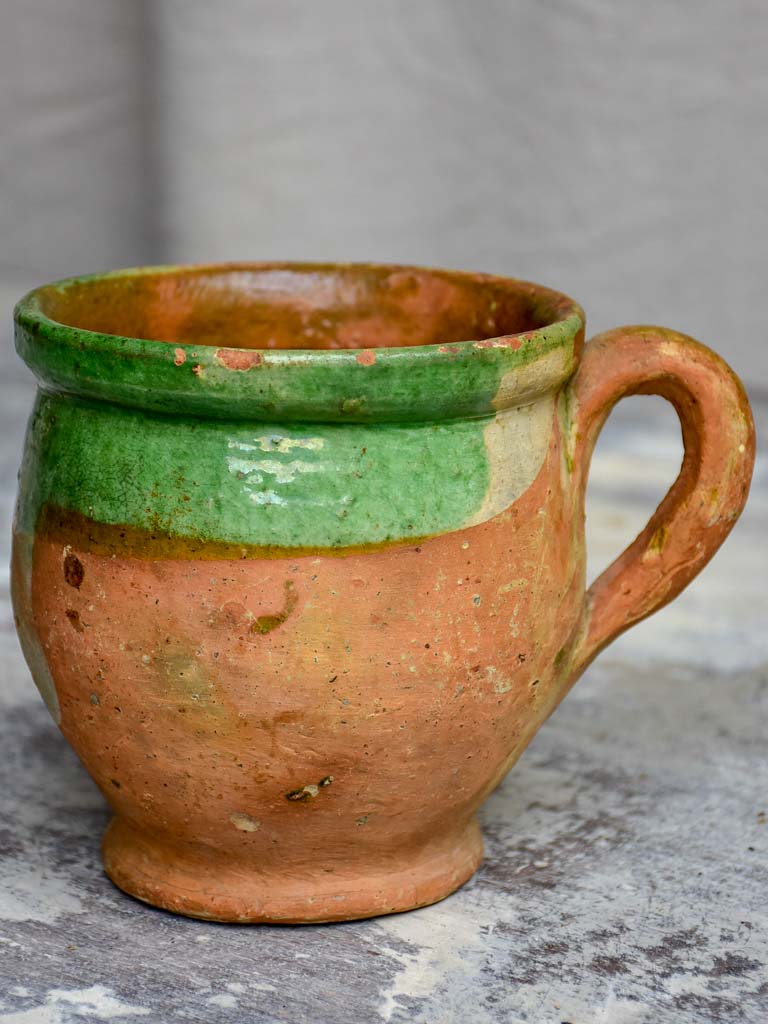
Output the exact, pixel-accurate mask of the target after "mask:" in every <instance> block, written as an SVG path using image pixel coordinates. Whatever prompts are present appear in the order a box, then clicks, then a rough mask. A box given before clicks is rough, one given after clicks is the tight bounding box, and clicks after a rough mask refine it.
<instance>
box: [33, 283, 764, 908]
mask: <svg viewBox="0 0 768 1024" xmlns="http://www.w3.org/2000/svg"><path fill="white" fill-rule="evenodd" d="M406 285H407V287H406ZM265 296H266V297H265ZM275 296H277V298H275ZM340 310H341V312H340ZM56 318H59V319H60V320H61V321H63V323H60V322H58V321H57V319H56ZM326 321H327V322H326ZM17 322H18V343H19V348H20V351H21V352H22V354H23V355H24V357H25V358H26V359H27V361H28V362H29V363H30V365H32V366H33V367H34V369H35V371H36V372H37V373H38V375H39V376H41V377H42V378H43V379H44V380H45V381H46V391H45V393H43V394H41V396H40V397H39V399H38V403H37V407H36V411H35V413H34V415H33V419H32V422H31V425H30V431H29V435H28V441H27V451H26V455H25V463H24V467H23V472H22V478H21V490H20V500H19V507H18V512H17V523H16V536H15V553H14V565H13V589H14V602H15V608H16V614H17V618H18V627H19V632H20V636H21V639H22V643H23V646H24V650H25V654H26V656H27V660H28V662H29V664H30V667H31V669H32V671H33V674H34V675H35V678H36V681H37V683H38V686H39V687H40V689H41V691H42V692H43V694H44V696H45V698H46V701H47V703H48V705H49V707H50V709H51V711H52V713H53V714H54V716H55V717H56V718H57V720H58V721H59V722H60V725H61V728H62V730H63V732H64V734H65V735H66V736H67V738H68V740H69V741H70V742H71V743H72V745H73V747H74V748H75V750H76V751H77V752H78V754H79V756H80V757H81V759H82V760H83V762H84V764H85V765H86V767H87V768H88V770H89V771H90V773H91V774H92V776H93V777H94V779H95V780H96V782H97V784H98V785H99V786H100V788H101V790H102V792H103V793H104V795H105V797H106V798H107V800H108V801H109V803H110V805H111V806H112V808H113V810H114V812H115V815H116V817H115V820H114V821H113V824H112V825H111V826H110V828H109V830H108V832H107V835H106V837H105V843H104V857H105V865H106V869H107V872H108V873H109V875H110V877H111V878H112V879H113V880H114V881H115V882H116V883H117V884H118V885H120V886H121V887H122V888H124V889H126V890H127V891H128V892H131V893H132V894H134V895H137V896H139V897H140V898H142V899H145V900H147V901H149V902H152V903H155V904H157V905H160V906H164V907H166V908H168V909H171V910H175V911H178V912H181V913H185V914H189V915H192V916H198V917H204V918H213V919H217V920H229V921H260V920H262V921H263V920H272V921H285V922H288V921H313V920H317V921H322V920H325V921H327V920H337V919H344V918H353V917H365V916H371V915H375V914H380V913H385V912H390V911H393V910H403V909H408V908H410V907H414V906H419V905H422V904H425V903H430V902H434V901H435V900H437V899H440V898H441V897H443V896H445V895H447V894H448V893H449V892H451V891H453V889H455V888H456V887H457V886H458V885H460V884H461V883H462V882H463V881H465V880H466V879H467V878H468V877H469V876H470V875H471V874H472V872H473V871H474V870H475V868H476V867H477V865H478V863H479V860H480V857H481V842H480V836H479V831H478V827H477V824H476V822H475V818H474V815H475V812H476V810H477V808H478V807H479V805H480V804H481V802H482V801H483V799H484V798H485V797H486V796H487V795H488V793H489V792H490V791H491V790H492V789H493V788H494V787H495V786H496V784H497V783H498V782H499V781H500V779H501V778H502V777H503V775H504V774H505V773H506V772H507V771H508V769H509V768H510V766H511V765H512V764H513V762H514V761H515V759H516V758H517V757H518V756H519V754H520V753H521V752H522V750H523V749H524V747H525V745H526V744H527V743H528V741H529V740H530V738H531V737H532V736H533V734H534V733H535V731H536V729H537V728H538V727H539V725H540V724H541V722H542V721H543V720H544V719H545V718H546V717H547V715H548V714H549V713H550V712H551V710H552V709H553V708H554V707H555V705H556V704H557V703H558V702H559V700H560V699H561V698H562V696H563V695H564V693H565V692H566V691H567V689H568V687H569V686H570V685H571V684H572V683H573V681H574V680H575V679H576V678H577V677H578V675H579V674H580V672H581V671H582V670H583V668H584V667H585V665H586V664H587V663H588V662H589V660H590V659H591V658H592V657H594V655H595V654H596V653H597V652H598V651H599V650H600V649H601V648H602V647H603V646H605V644H606V643H608V642H609V641H610V639H611V638H612V637H614V636H615V635H617V633H618V632H620V631H621V630H622V629H625V628H627V626H629V625H631V624H632V622H634V621H637V619H639V618H641V617H643V616H645V615H647V614H650V613H651V612H652V611H653V610H655V609H656V608H657V607H660V606H661V605H662V604H664V603H666V601H668V600H670V599H671V598H672V597H674V595H675V594H676V593H677V592H679V590H680V589H681V588H682V587H683V586H685V584H686V583H687V582H688V581H689V580H690V579H691V578H692V576H693V575H695V573H696V572H698V571H699V569H700V568H702V566H703V565H704V564H705V563H706V561H707V560H708V559H709V558H710V557H711V555H712V554H713V553H714V551H715V550H716V549H717V547H718V546H719V544H720V543H722V541H723V539H724V538H725V536H726V534H727V532H728V531H729V529H730V528H731V526H732V525H733V522H734V521H735V519H736V517H737V516H738V514H739V512H740V510H741V508H742V506H743V503H744V501H745V500H746V494H747V488H748V484H749V478H750V473H751V466H752V461H753V457H754V434H753V428H752V423H751V417H750V414H749V407H748V404H747V402H746V398H745V397H744V394H743V391H742V389H741V387H740V385H739V383H738V381H736V379H735V378H734V376H733V375H732V373H731V372H730V371H729V370H728V368H727V367H726V366H725V364H723V363H722V361H721V360H719V359H718V357H716V356H715V355H714V354H713V353H711V352H710V351H709V350H707V349H705V348H703V347H702V346H700V345H698V344H697V343H695V342H693V341H691V340H690V339H688V338H685V337H684V336H682V335H678V334H675V333H674V332H669V331H664V330H661V329H658V328H626V329H623V330H620V331H617V332H612V333H610V334H608V335H603V336H601V337H600V338H598V339H596V340H595V341H594V342H592V343H591V344H590V345H589V346H588V347H587V349H586V351H585V354H584V358H583V362H582V365H581V367H580V368H578V369H576V367H577V366H578V362H579V357H580V352H581V342H582V335H583V318H582V314H581V312H580V310H579V308H578V306H576V305H575V304H574V303H571V302H570V300H568V299H566V298H565V297H563V296H558V295H557V294H556V293H552V292H549V291H548V290H546V289H539V288H537V286H532V285H527V284H522V283H520V282H514V281H502V280H500V279H495V278H485V277H483V276H482V275H464V274H458V273H448V272H434V273H433V272H427V271H420V270H415V269H414V268H386V267H369V266H364V267H358V268H354V267H344V268H339V269H338V270H334V269H333V268H328V267H318V268H309V267H306V266H297V267H295V268H290V267H286V266H285V265H276V266H275V267H255V268H233V267H224V268H219V269H216V268H206V269H204V270H202V271H200V270H194V269H192V270H183V269H182V270H174V269H168V270H162V271H149V272H147V271H143V272H137V273H136V274H132V273H130V272H124V273H122V274H118V275H107V276H106V277H104V278H101V279H99V278H96V279H80V280H75V281H72V282H65V283H62V284H60V285H56V286H49V287H48V288H47V289H42V290H40V292H39V293H37V294H36V293H33V294H32V296H30V297H29V298H28V299H27V300H25V301H24V302H23V303H22V304H20V307H19V309H18V312H17ZM317 323H319V324H320V325H321V326H322V330H320V329H319V328H318V327H317ZM350 324H353V325H354V326H353V327H349V325H350ZM307 331H311V332H316V331H317V332H318V333H317V334H312V335H307V333H306V332H307ZM491 331H501V332H505V333H500V334H498V335H497V336H496V337H492V338H488V337H487V336H486V332H491ZM281 332H282V333H281ZM302 332H303V333H302ZM441 332H444V333H441ZM464 332H477V335H476V340H474V341H472V340H470V341H460V340H458V339H459V338H461V337H462V335H464V336H465V337H466V336H467V335H466V334H464ZM129 334H133V335H135V336H136V337H134V338H133V339H131V338H130V337H128V336H127V335H129ZM267 335H268V336H269V338H270V339H272V341H274V345H273V344H272V343H271V342H268V341H265V338H266V337H267ZM308 336H309V337H313V338H315V340H314V341H313V342H312V345H308V344H305V343H304V342H302V341H301V338H306V337H308ZM469 337H472V334H471V333H470V334H469ZM152 338H157V339H158V340H157V341H152V340H145V339H152ZM169 342H170V343H171V344H169ZM359 345H364V346H365V347H364V348H359V349H356V348H355V346H359ZM398 346H405V347H398ZM273 347H274V348H278V349H294V350H296V349H298V350H297V351H283V352H280V351H278V352H276V353H271V352H269V349H270V348H273ZM380 347H382V348H383V350H382V351H381V352H379V351H378V349H379V348H380ZM330 348H342V349H351V351H343V352H342V351H339V352H331V351H327V350H328V349H330ZM324 349H325V351H324ZM575 369H576V373H575V376H574V370H575ZM638 392H655V393H658V394H662V395H664V397H667V398H669V400H670V401H672V402H673V404H674V405H675V407H676V409H677V411H678V413H679V415H680V417H681V422H682V424H683V435H684V442H685V448H686V456H685V461H684V464H683V467H682V470H681V474H680V477H679V478H678V481H677V482H676V484H675V485H674V486H673V488H672V490H671V491H670V493H669V495H668V496H667V498H666V499H665V501H664V502H663V503H662V505H661V506H660V508H659V510H658V512H657V513H656V515H655V516H654V517H653V519H652V520H651V522H650V524H649V526H648V527H647V529H646V530H645V531H644V532H643V533H642V534H641V535H640V537H639V538H638V540H637V541H636V542H635V544H634V545H633V546H632V547H631V548H630V549H628V551H627V552H626V553H625V554H624V555H622V556H621V558H620V559H619V560H618V561H617V562H616V563H615V564H614V566H612V567H611V568H610V569H609V570H608V571H607V572H606V573H605V574H604V575H603V576H602V577H601V578H600V579H599V580H598V581H597V583H596V584H595V585H594V586H593V587H592V588H591V590H590V592H589V594H588V595H585V591H584V542H583V501H584V489H585V485H586V473H587V468H588V460H589V456H590V453H591V449H592V447H593V445H594V442H595V439H596V436H597V433H598V431H599V428H600V426H601V425H602V422H603V421H604V419H605V416H607V414H608V412H609V411H610V408H611V406H612V404H613V403H614V402H615V401H617V400H618V399H619V398H621V397H622V396H623V395H625V394H630V393H638ZM281 417H282V418H281Z"/></svg>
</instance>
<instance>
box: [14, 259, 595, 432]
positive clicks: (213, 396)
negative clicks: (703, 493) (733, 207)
mask: <svg viewBox="0 0 768 1024" xmlns="http://www.w3.org/2000/svg"><path fill="white" fill-rule="evenodd" d="M273 271H275V272H285V271H287V272H289V273H292V274H294V275H295V274H322V273H323V272H325V273H327V274H339V273H346V274H353V275H357V274H359V275H366V274H368V275H372V274H386V273H389V274H415V275H428V276H435V277H439V278H441V279H443V280H446V279H447V280H448V281H451V282H455V283H459V284H464V285H465V286H466V285H473V286H479V287H482V285H484V284H485V285H487V286H489V287H495V288H497V289H498V288H503V289H508V290H510V291H516V292H517V293H520V292H522V293H524V294H525V295H526V296H527V297H528V298H530V299H531V300H532V301H535V302H539V303H540V304H541V306H542V308H543V309H545V310H546V311H548V312H549V313H551V316H548V317H547V319H548V320H549V321H551V322H546V323H544V324H543V325H542V326H537V327H534V328H530V329H527V330H522V331H516V332H513V333H509V334H501V335H496V336H493V337H479V338H474V339H466V340H461V341H447V342H441V341H440V340H435V341H430V342H427V343H423V344H412V345H402V346H391V347H378V346H367V347H348V348H311V349H300V348H284V349H283V348H255V347H245V346H238V345H237V344H232V343H231V342H229V341H228V340H227V341H222V344H220V345H216V344H212V343H209V342H204V343H201V342H199V341H198V342H195V341H194V340H190V341H183V340H181V341H178V342H176V341H169V340H157V339H150V338H141V337H132V336H129V335H123V334H112V333H101V332H99V331H97V330H92V329H89V328H84V327H77V326H73V325H71V324H67V323H64V322H62V321H60V320H57V319H55V317H54V316H52V315H49V314H48V313H46V312H45V310H44V303H43V300H44V299H45V298H46V296H48V295H50V293H51V292H52V291H55V292H58V293H59V294H61V293H65V292H66V291H68V290H69V289H72V288H77V287H79V286H81V285H90V284H93V283H98V282H100V281H114V280H125V281H131V280H135V279H137V278H142V277H145V276H147V275H155V276H163V275H185V276H192V275H201V276H202V275H206V274H227V273H233V274H234V273H242V272H253V273H268V272H273ZM14 321H15V337H16V349H17V352H18V353H19V355H20V356H21V358H22V359H23V360H24V362H25V363H26V364H27V365H28V366H29V367H30V369H31V370H32V371H33V373H34V374H35V375H36V377H37V378H38V380H39V381H40V383H41V385H42V386H43V387H44V388H45V389H46V390H48V391H54V392H65V393H68V394H70V395H74V396H77V397H79V398H82V399H92V400H93V399H95V400H98V401H106V402H109V403H111V404H117V405H122V406H129V407H132V408H136V409H141V410H144V411H149V412H160V413H169V414H173V415H190V416H193V417H200V416H202V417H210V418H215V419H252V420H259V421H261V422H295V421H304V422H340V423H354V422H423V421H440V420H445V419H454V418H467V417H476V416H487V415H492V414H494V413H495V412H498V411H499V410H500V409H504V408H509V407H514V406H519V405H524V404H529V403H530V402H531V401H534V400H535V399H536V398H538V397H540V396H541V395H543V394H545V393H548V392H551V391H552V390H554V389H556V388H558V387H559V386H561V385H562V384H563V383H564V382H565V380H567V379H568V377H570V375H571V374H572V373H573V372H574V371H575V369H576V366H577V365H578V359H579V356H580V353H581V348H582V346H583V340H584V329H585V318H584V313H583V310H582V308H581V306H580V305H579V304H578V303H577V302H575V301H574V300H573V299H571V298H569V297H568V296H567V295H565V294H563V293H562V292H559V291H556V290H554V289H551V288H548V287H546V286H544V285H539V284H535V283H533V282H529V281H525V280H522V279H518V278H512V277H502V276H499V275H493V274H485V273H479V272H474V271H465V270H452V269H441V268H432V267H424V266H418V265H410V264H389V263H369V262H359V263H358V262H356V263H336V262H306V261H264V262H251V261H248V262H222V263H211V264H180V265H175V264H168V265H158V266H147V267H130V268H124V269H119V270H112V271H107V272H103V273H96V274H86V275H80V276H76V277H70V278H64V279H61V280H58V281H54V282H52V283H50V284H44V285H40V286H38V287H37V288H34V289H33V290H31V291H30V292H28V293H27V294H26V295H25V296H24V297H23V298H22V299H21V300H20V301H19V303H18V304H17V305H16V308H15V310H14Z"/></svg>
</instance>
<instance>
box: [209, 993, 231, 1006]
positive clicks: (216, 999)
mask: <svg viewBox="0 0 768 1024" xmlns="http://www.w3.org/2000/svg"><path fill="white" fill-rule="evenodd" d="M206 1002H207V1003H210V1004H211V1006H221V1007H223V1008H224V1009H225V1010H232V1009H234V1008H235V1007H236V1006H237V999H236V998H235V997H234V996H233V995H230V994H229V993H228V992H221V993H219V994H218V995H215V996H209V997H208V998H207V999H206Z"/></svg>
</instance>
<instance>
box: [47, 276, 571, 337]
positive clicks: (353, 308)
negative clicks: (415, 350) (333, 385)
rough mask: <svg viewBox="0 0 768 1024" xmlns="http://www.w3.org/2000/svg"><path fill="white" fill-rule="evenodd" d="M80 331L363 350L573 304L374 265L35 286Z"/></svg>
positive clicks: (472, 333)
mask: <svg viewBox="0 0 768 1024" xmlns="http://www.w3.org/2000/svg"><path fill="white" fill-rule="evenodd" d="M37 298H38V302H39V308H40V311H41V313H42V314H43V315H44V316H46V317H48V318H49V319H50V320H53V321H55V322H58V323H60V324H65V325H67V326H69V327H73V328H76V329H78V330H84V331H93V332H97V333H99V334H106V335H116V336H120V337H128V338H137V339H145V340H150V341H159V342H168V343H170V344H178V343H185V344H192V345H200V346H203V345H210V346H219V345H221V344H223V343H225V344H227V345H230V346H233V347H237V348H244V349H305V350H306V349H314V350H323V349H359V348H393V347H410V346H422V345H432V344H438V343H439V344H449V343H452V342H458V341H465V340H470V339H471V340H482V339H488V338H497V337H500V336H505V335H514V334H521V333H524V332H526V331H534V330H537V329H538V328H541V327H547V326H549V325H550V324H553V323H556V322H557V321H559V320H562V319H563V318H564V317H565V316H567V315H568V314H569V313H570V312H572V307H573V304H572V303H571V301H570V300H569V299H566V298H565V297H564V296H562V295H560V294H559V293H557V292H553V291H550V290H549V289H546V288H543V287H540V286H538V285H533V284H529V283H527V282H523V281H517V280H511V279H505V278H497V277H491V276H488V275H484V274H469V273H464V272H460V271H443V270H428V269H422V268H418V267H398V266H381V265H375V264H351V265H323V264H263V265H246V264H228V265H220V266H211V267H179V268H173V267H172V268H159V269H149V270H138V271H126V272H117V273H114V274H106V275H101V276H98V277H92V278H80V279H74V280H71V281H69V282H67V283H66V286H64V287H62V286H61V285H50V286H47V287H44V288H40V289H39V290H38V292H37Z"/></svg>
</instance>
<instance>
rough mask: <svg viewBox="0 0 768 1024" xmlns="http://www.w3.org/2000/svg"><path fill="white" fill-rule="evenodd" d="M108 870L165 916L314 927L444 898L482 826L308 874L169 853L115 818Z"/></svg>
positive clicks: (184, 850) (473, 859) (470, 866)
mask: <svg viewBox="0 0 768 1024" xmlns="http://www.w3.org/2000/svg"><path fill="white" fill-rule="evenodd" d="M102 855H103V858H104V870H105V872H106V874H107V876H108V877H109V878H110V879H111V881H112V882H114V884H115V885H116V886H118V888H120V889H122V890H123V891H124V892H127V893H128V894H129V895H131V896H135V897H136V898H137V899H140V900H143V901H144V902H145V903H150V904H152V905H153V906H155V907H161V908H162V909H163V910H170V911H172V912H173V913H175V914H184V915H185V916H187V917H195V918H202V919H203V920H207V921H230V922H239V923H257V922H262V923H270V924H309V923H312V922H315V923H320V922H323V921H350V920H355V919H358V918H364V917H376V916H378V915H379V914H394V913H398V912H400V911H404V910H414V909H415V908H416V907H423V906H426V905H427V904H430V903H436V902H437V901H438V900H441V899H444V898H445V897H446V896H449V895H450V894H451V893H452V892H454V891H455V890H456V889H458V888H459V886H461V885H463V884H464V882H466V881H467V880H468V879H469V878H471V877H472V875H473V874H474V873H475V871H476V870H477V868H478V866H479V865H480V862H481V860H482V857H483V841H482V837H481V835H480V828H479V826H478V824H477V821H475V820H474V819H472V821H470V823H469V824H468V825H467V826H466V827H465V829H464V830H463V832H460V833H458V834H451V835H450V836H446V837H444V838H442V839H441V840H439V841H436V842H433V843H431V844H430V845H429V846H428V847H425V848H424V849H422V850H421V851H419V852H418V853H417V854H414V852H413V850H411V849H408V850H407V851H406V852H405V854H403V856H402V857H398V856H395V855H393V856H392V857H391V858H390V860H389V861H388V862H386V863H378V864H376V865H375V866H374V865H363V866H361V865H356V864H354V863H352V864H349V865H346V866H344V867H343V868H337V869H336V870H334V871H331V872H329V871H328V870H327V869H326V870H323V869H322V868H320V869H318V871H317V873H314V872H313V873H308V872H307V869H306V865H302V866H301V867H300V868H299V867H297V868H296V870H295V871H292V870H291V865H290V863H288V862H286V863H285V864H284V865H283V866H282V869H280V868H278V867H276V866H270V867H269V868H268V869H267V870H263V869H261V868H260V867H259V865H258V864H254V865H253V869H252V870H248V869H247V868H246V867H245V866H244V864H243V862H242V861H240V862H238V863H237V864H234V863H232V862H231V861H230V862H228V861H227V860H226V858H225V857H223V856H222V855H221V854H218V856H217V855H216V853H215V852H214V851H211V850H210V849H203V848H201V847H193V846H191V845H186V846H183V847H181V846H175V847H170V846H168V845H167V844H166V843H163V842H161V841H159V840H157V839H155V838H154V837H152V836H151V835H147V834H146V833H144V832H139V831H138V830H137V829H135V828H134V827H133V826H132V825H130V824H129V823H128V822H126V821H124V820H123V819H122V818H114V819H113V820H112V822H111V823H110V825H109V827H108V828H107V831H106V833H105V835H104V841H103V844H102Z"/></svg>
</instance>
